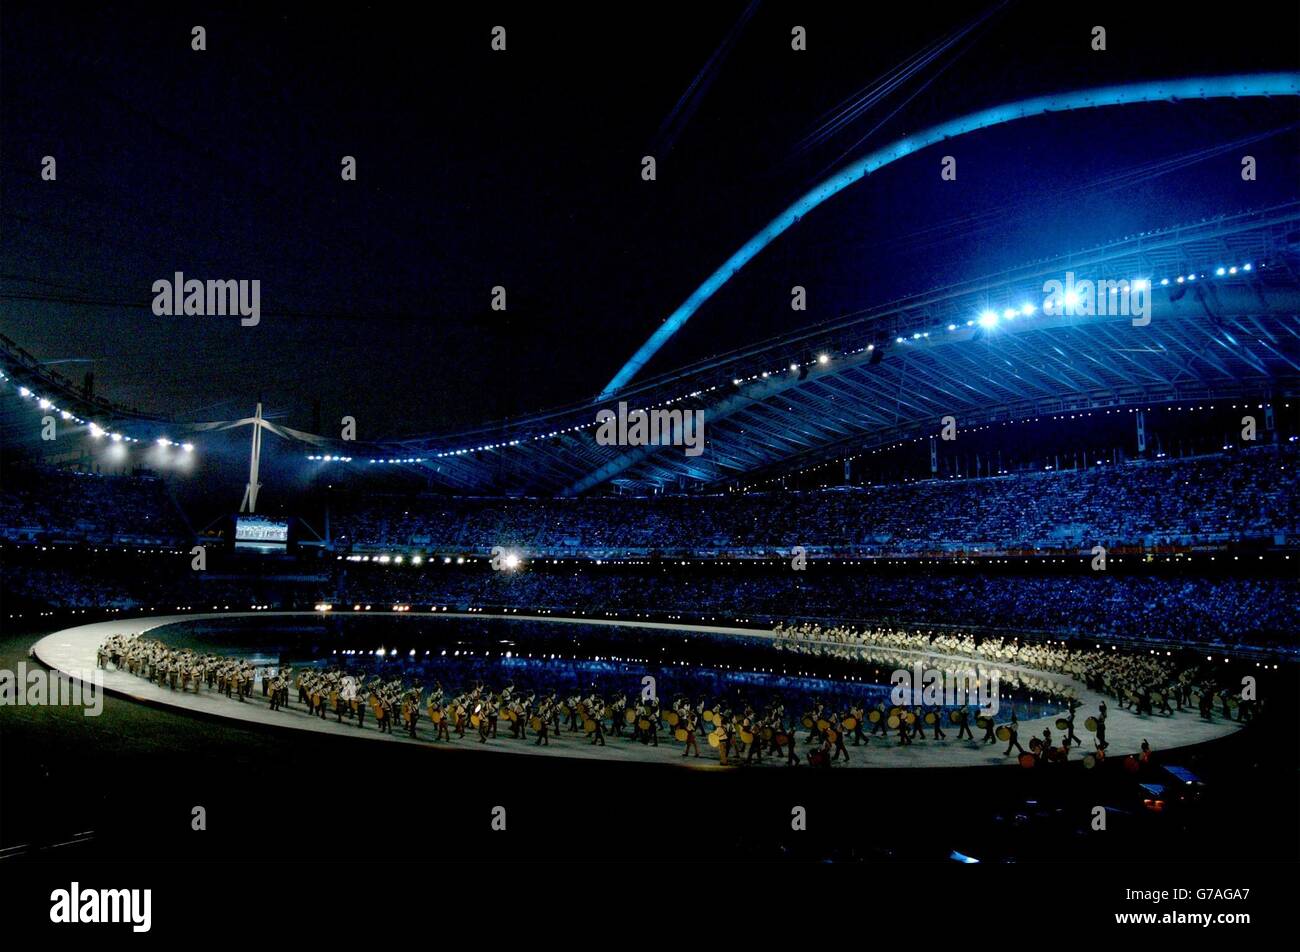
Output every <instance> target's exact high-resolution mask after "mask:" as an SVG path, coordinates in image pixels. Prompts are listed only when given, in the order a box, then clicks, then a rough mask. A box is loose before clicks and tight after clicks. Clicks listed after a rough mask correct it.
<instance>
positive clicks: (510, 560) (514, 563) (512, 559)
mask: <svg viewBox="0 0 1300 952" xmlns="http://www.w3.org/2000/svg"><path fill="white" fill-rule="evenodd" d="M502 564H504V565H505V567H506V568H508V569H517V568H519V556H517V555H515V554H514V553H513V552H511V553H510V554H509V555H507V556H506V557H505V558H504V559H502Z"/></svg>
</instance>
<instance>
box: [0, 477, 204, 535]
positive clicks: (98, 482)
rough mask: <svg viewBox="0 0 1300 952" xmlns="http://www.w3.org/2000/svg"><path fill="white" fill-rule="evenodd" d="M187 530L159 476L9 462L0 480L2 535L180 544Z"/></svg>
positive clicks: (0, 523) (187, 532)
mask: <svg viewBox="0 0 1300 952" xmlns="http://www.w3.org/2000/svg"><path fill="white" fill-rule="evenodd" d="M189 536H190V533H189V530H188V528H187V527H186V525H185V520H184V519H183V518H182V516H181V514H180V511H179V510H178V509H177V508H176V505H175V504H174V503H173V501H172V499H171V496H170V495H169V494H168V492H167V487H166V486H165V485H164V484H163V482H162V480H161V479H159V478H158V477H156V476H152V475H132V476H128V475H108V474H101V473H89V472H82V471H78V470H66V469H57V468H54V467H47V466H40V467H11V468H8V469H6V470H5V472H4V478H3V481H0V539H3V540H5V541H9V542H81V543H87V544H94V545H112V544H139V545H155V546H159V545H181V544H184V543H185V542H186V540H187V539H188V538H189Z"/></svg>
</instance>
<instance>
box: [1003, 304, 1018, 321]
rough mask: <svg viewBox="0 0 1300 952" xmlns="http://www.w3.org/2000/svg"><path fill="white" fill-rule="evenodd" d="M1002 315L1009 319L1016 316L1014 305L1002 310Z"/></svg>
mask: <svg viewBox="0 0 1300 952" xmlns="http://www.w3.org/2000/svg"><path fill="white" fill-rule="evenodd" d="M1002 316H1003V317H1005V318H1006V319H1007V320H1011V319H1012V318H1013V317H1015V316H1016V309H1015V308H1014V307H1009V308H1007V309H1006V310H1005V311H1003V312H1002Z"/></svg>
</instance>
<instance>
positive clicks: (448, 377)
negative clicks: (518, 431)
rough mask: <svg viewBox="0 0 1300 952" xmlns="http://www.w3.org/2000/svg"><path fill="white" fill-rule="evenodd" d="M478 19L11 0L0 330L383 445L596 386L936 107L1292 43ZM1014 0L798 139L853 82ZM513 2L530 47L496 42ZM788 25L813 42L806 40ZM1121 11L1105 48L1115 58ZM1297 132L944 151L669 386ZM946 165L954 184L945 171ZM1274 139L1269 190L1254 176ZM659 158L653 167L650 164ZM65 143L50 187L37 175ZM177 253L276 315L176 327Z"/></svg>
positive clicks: (1228, 62)
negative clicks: (849, 114) (201, 36)
mask: <svg viewBox="0 0 1300 952" xmlns="http://www.w3.org/2000/svg"><path fill="white" fill-rule="evenodd" d="M471 6H472V8H473V9H472V11H471V12H467V13H457V12H454V11H450V10H447V9H444V7H445V5H443V4H434V5H428V7H429V10H432V11H436V12H434V13H430V12H427V11H426V12H424V13H418V12H413V11H411V10H408V9H407V8H406V5H391V6H387V5H362V6H352V7H344V8H339V9H337V10H334V9H330V8H329V6H328V5H325V4H312V5H304V6H287V5H282V4H263V5H258V6H257V7H256V8H250V10H248V11H247V12H239V13H233V12H230V11H226V10H221V9H219V8H216V7H213V8H208V7H206V6H201V5H191V4H183V3H181V4H177V3H172V4H167V5H162V6H157V7H151V6H148V5H143V4H140V5H131V6H116V5H106V6H98V7H95V8H93V9H89V10H83V9H77V8H75V7H71V6H65V5H63V4H59V3H49V2H43V3H25V2H12V0H11V2H6V3H5V4H4V7H3V10H2V11H0V81H2V85H0V106H2V109H0V143H2V146H0V150H2V151H0V175H2V177H0V212H2V217H0V228H2V229H3V232H2V234H3V241H2V242H0V292H2V293H0V329H2V330H3V332H4V333H6V334H8V335H9V336H10V337H12V338H14V339H15V340H16V341H17V342H18V343H19V344H21V345H23V346H24V347H26V348H27V349H29V350H30V351H32V352H33V353H34V354H36V355H37V356H38V357H40V358H42V359H47V360H50V361H58V362H59V363H57V364H55V365H54V366H55V367H56V369H59V370H60V371H62V372H63V373H65V374H66V375H68V376H69V377H72V378H73V379H75V380H80V379H81V376H82V374H83V373H85V372H86V371H93V372H94V374H95V379H96V388H97V390H98V392H99V393H101V394H104V395H106V396H108V397H110V398H111V399H114V400H117V401H120V402H123V403H127V404H132V405H138V406H139V407H141V408H142V409H145V410H148V411H152V412H158V413H163V414H168V415H174V416H177V417H179V418H181V419H185V420H189V421H199V420H214V419H228V418H233V417H236V416H243V415H246V414H247V413H249V412H250V411H251V406H252V403H253V402H254V401H255V400H257V399H259V398H260V399H262V400H264V401H265V402H266V403H267V405H268V408H269V410H270V412H272V413H273V414H276V415H277V418H279V419H281V420H283V421H284V422H286V423H289V424H290V425H293V426H297V427H301V428H304V429H307V428H310V426H311V422H312V416H311V412H312V403H313V401H315V400H319V401H320V402H321V405H322V411H323V417H324V419H325V421H326V429H330V426H331V425H332V423H333V421H334V420H337V419H338V418H339V417H340V416H342V415H343V414H350V415H353V416H355V417H356V418H357V420H358V437H359V438H361V439H363V440H371V439H379V438H385V437H392V436H399V435H411V434H417V433H426V432H438V431H445V430H448V429H454V428H458V427H463V426H468V425H472V424H476V423H482V422H486V421H488V420H493V419H498V418H501V417H505V416H511V415H516V414H519V413H524V412H528V411H532V410H537V409H542V408H545V407H549V406H553V405H556V404H560V403H567V402H570V401H574V400H578V399H583V398H590V397H593V396H594V395H595V394H596V392H597V391H598V390H599V389H600V388H601V387H602V386H603V385H604V384H605V383H606V381H608V380H609V378H610V377H611V376H612V375H613V374H614V372H615V371H616V370H617V369H618V368H619V367H620V366H621V365H622V364H623V362H624V361H625V360H626V359H627V357H628V356H630V354H631V353H632V352H633V351H634V350H635V349H636V348H637V346H639V345H640V343H641V342H642V341H643V340H644V339H645V337H646V336H647V335H648V334H649V333H650V332H651V331H653V329H654V328H655V327H656V326H657V325H658V324H659V322H660V321H662V320H663V318H664V317H665V316H666V315H667V314H668V313H669V312H671V311H672V310H673V308H675V307H676V306H677V305H678V304H680V303H681V301H682V300H683V299H684V298H685V297H686V296H687V295H688V294H689V293H690V292H691V291H692V290H693V289H694V288H695V286H696V285H697V284H698V283H699V282H700V281H701V280H702V279H704V278H705V277H707V276H708V274H709V273H710V272H712V270H713V269H714V268H715V267H717V265H718V264H720V263H721V262H722V260H723V259H725V258H726V257H727V256H728V255H729V254H730V253H731V252H732V251H734V250H735V249H736V248H737V247H738V246H739V245H740V244H742V243H743V242H744V241H745V240H746V239H747V238H749V237H750V236H751V235H752V234H753V233H754V232H755V231H756V230H757V229H758V228H760V227H761V226H762V225H763V224H765V223H766V222H767V221H768V220H769V219H770V218H771V217H773V216H774V215H775V214H777V213H778V212H779V211H781V210H782V209H783V208H784V207H785V206H786V205H787V204H788V203H789V202H790V201H791V200H792V199H793V198H795V197H797V196H798V195H799V194H801V193H802V192H803V191H805V190H806V189H807V188H808V187H810V186H811V185H812V184H814V183H815V182H816V181H817V180H818V179H819V178H821V177H823V176H824V175H825V173H827V172H828V171H830V170H831V169H833V168H835V167H838V166H839V165H842V164H844V162H847V161H848V160H850V159H852V158H856V157H859V156H861V155H862V154H864V153H865V152H867V151H870V150H871V149H873V148H878V147H880V146H882V145H884V144H886V143H888V142H889V141H891V139H894V138H898V137H900V136H902V135H904V134H906V133H907V132H909V131H913V130H916V129H919V128H922V127H924V126H928V125H930V124H932V123H934V122H937V121H941V120H943V119H947V118H951V117H954V116H957V115H960V114H962V113H965V112H968V111H971V110H973V109H977V108H981V107H983V106H987V105H993V104H996V103H998V102H1002V101H1007V100H1012V99H1017V98H1021V97H1024V96H1030V95H1034V94H1037V93H1043V92H1051V91H1056V90H1066V89H1071V88H1078V87H1086V86H1096V85H1104V84H1108V83H1116V82H1126V81H1135V80H1141V79H1148V78H1159V77H1185V76H1193V75H1198V74H1222V73H1230V72H1263V71H1270V70H1285V69H1295V68H1297V64H1298V63H1300V30H1298V23H1297V12H1296V8H1295V5H1294V3H1278V4H1262V5H1250V6H1248V7H1238V8H1233V7H1232V6H1230V5H1221V6H1219V7H1217V8H1197V11H1196V12H1192V11H1191V9H1190V8H1188V7H1187V6H1186V5H1183V4H1174V3H1169V4H1164V3H1151V4H1143V5H1142V6H1143V8H1144V9H1143V11H1134V10H1133V4H1131V3H1096V4H1088V5H1082V4H1056V3H1029V2H1011V3H1007V4H1004V5H1002V7H1001V8H1000V9H999V8H998V5H997V4H995V3H981V4H959V3H943V4H928V5H925V4H922V5H908V6H906V8H905V12H906V18H903V17H902V16H900V15H899V14H898V13H895V14H886V13H885V12H884V11H883V9H881V7H880V5H869V6H863V9H869V10H870V17H869V19H865V20H864V19H863V18H862V17H861V16H859V15H856V14H851V13H849V12H847V11H848V10H850V9H855V8H856V6H857V5H849V4H834V3H819V4H801V5H795V4H788V3H780V2H774V0H764V2H755V3H746V2H709V3H700V2H698V0H695V2H687V3H671V2H665V3H656V4H652V5H640V4H618V5H613V4H611V5H608V6H605V7H597V6H595V5H588V4H573V5H563V4H554V5H553V4H535V3H534V4H519V5H510V4H495V3H494V4H475V5H466V7H471ZM810 8H811V9H810ZM1062 8H1064V9H1062ZM990 11H992V14H991V16H989V17H988V19H987V20H986V21H985V22H984V24H983V25H982V26H981V27H979V28H978V29H976V30H974V31H973V32H971V33H970V34H969V35H967V36H966V37H965V38H964V39H962V40H961V41H960V42H959V43H958V44H957V45H956V46H955V47H954V48H953V50H952V51H950V52H949V53H947V54H945V55H944V56H943V57H940V58H938V59H937V60H936V61H935V62H933V63H932V64H930V65H929V66H928V67H927V68H926V69H924V70H922V71H920V72H919V73H917V74H916V76H914V77H913V78H912V79H911V80H909V81H908V82H906V83H904V84H902V85H901V86H900V87H899V88H898V89H897V90H896V91H894V93H893V94H892V95H890V96H888V97H886V98H885V99H884V100H883V101H882V102H881V103H880V104H878V105H876V106H875V107H874V108H872V109H870V110H869V111H867V112H866V113H865V114H863V115H862V116H859V117H857V118H855V119H854V120H853V121H852V122H849V123H846V124H845V127H844V128H843V129H841V130H840V131H838V132H837V133H836V134H835V135H833V136H830V137H828V138H827V139H826V140H825V141H821V142H818V143H816V144H814V145H813V146H812V147H810V148H802V147H801V145H800V143H801V141H803V140H805V139H806V137H807V136H808V135H809V133H811V132H813V131H814V130H816V129H817V128H818V126H819V124H820V123H821V122H822V121H824V119H825V118H826V116H827V114H828V113H829V112H831V111H833V110H834V109H835V107H836V105H837V104H839V103H842V102H843V101H845V100H846V98H849V97H852V96H854V95H855V94H857V93H859V92H860V91H861V90H863V89H865V88H867V87H869V86H871V85H872V84H873V82H874V81H876V80H877V79H878V78H879V77H881V76H882V75H884V74H888V73H890V72H891V71H893V70H894V69H895V68H896V67H897V66H898V65H899V64H900V63H902V62H903V61H905V60H907V59H908V58H910V57H911V56H912V55H913V54H914V53H916V52H917V51H919V50H921V49H923V48H925V47H927V46H928V45H929V44H931V43H933V42H934V41H935V40H937V39H939V38H940V37H942V36H944V35H946V34H949V33H950V32H952V31H953V30H955V29H958V28H960V27H962V26H964V25H966V24H968V23H970V22H971V21H973V20H975V19H976V18H978V17H980V16H982V15H983V14H985V13H989V12H990ZM1201 11H1204V12H1201ZM890 17H897V18H890ZM195 24H200V25H203V26H204V27H206V29H207V50H206V51H204V52H195V51H192V50H191V48H190V40H191V37H190V29H191V27H192V26H194V25H195ZM498 24H500V25H503V26H505V27H506V29H507V50H506V51H505V52H493V51H492V50H491V48H490V40H491V29H492V27H493V26H495V25H498ZM795 24H799V25H802V26H804V27H806V28H807V30H808V47H809V48H808V50H807V51H806V52H795V51H793V50H791V48H790V30H791V27H792V26H793V25H795ZM1096 24H1100V25H1103V26H1106V27H1107V30H1108V47H1109V48H1108V49H1107V50H1106V51H1105V52H1093V51H1092V50H1090V48H1089V40H1090V30H1091V27H1092V26H1093V25H1096ZM1298 120H1300V113H1298V111H1297V107H1296V102H1295V100H1294V99H1288V100H1285V101H1274V102H1261V101H1244V102H1219V103H1209V104H1207V103H1188V104H1181V105H1176V106H1175V105H1168V104H1161V105H1151V106H1141V107H1126V108H1123V109H1118V110H1097V111H1090V112H1087V113H1083V114H1075V115H1067V116H1057V117H1049V118H1043V119H1035V120H1029V121H1026V122H1021V123H1015V124H1012V125H1009V126H1005V127H1001V128H998V129H993V130H987V131H985V132H981V133H977V134H974V135H970V136H966V137H964V138H963V139H962V140H960V141H959V142H958V143H954V144H953V146H951V147H950V148H949V147H944V148H942V149H940V148H932V149H928V150H925V151H924V152H922V153H920V154H919V155H916V156H913V157H911V158H909V159H907V160H905V161H903V162H901V163H898V164H897V165H895V166H892V167H890V168H889V169H887V170H885V171H883V172H882V173H881V174H879V175H877V176H872V177H871V178H869V179H868V180H867V181H866V182H863V183H860V184H858V185H856V186H854V187H853V188H851V189H849V190H848V191H847V192H845V193H844V194H842V195H841V196H839V197H838V198H836V199H835V200H833V201H831V202H830V203H828V204H827V205H826V206H824V207H823V208H821V209H819V210H817V211H816V212H815V213H813V214H812V215H810V216H808V218H806V219H805V220H804V221H803V222H801V223H800V224H799V225H798V226H797V227H796V228H795V229H793V230H792V231H791V232H790V233H789V234H788V235H786V236H785V237H783V238H782V239H780V240H779V241H778V242H777V243H776V244H775V245H774V246H773V247H771V248H769V249H768V250H767V251H766V252H764V253H763V254H762V255H761V256H760V257H759V258H758V259H757V260H756V261H755V262H754V263H752V264H751V265H750V266H749V267H748V268H747V269H746V270H745V271H744V272H742V274H741V275H740V276H739V277H738V278H737V279H735V280H734V281H733V282H732V283H731V284H730V285H729V286H728V287H727V288H726V289H725V290H724V292H723V293H721V294H720V295H718V296H717V297H716V298H715V299H714V300H712V301H711V302H710V303H709V304H707V305H706V306H705V307H704V308H703V309H702V310H701V312H700V313H699V314H698V315H696V317H695V318H694V319H693V320H692V321H691V322H690V324H688V325H687V326H686V328H685V329H684V330H683V331H682V332H681V334H680V335H679V337H678V338H677V339H675V340H674V341H673V342H672V344H671V345H670V346H669V347H667V348H665V350H664V351H662V352H661V353H660V355H659V357H658V358H657V359H656V361H655V362H654V363H652V364H651V365H650V367H649V368H647V372H651V373H658V372H663V371H666V370H671V369H672V368H674V367H676V366H680V365H682V364H685V363H687V362H690V361H694V360H698V359H700V358H703V357H706V356H708V355H710V354H714V353H720V352H725V351H727V350H730V349H733V348H735V347H739V346H742V345H745V344H747V343H752V342H754V341H757V340H760V339H762V338H765V337H768V336H771V335H773V334H777V333H785V332H789V331H791V330H793V329H796V328H797V327H798V326H800V325H802V324H806V323H813V322H818V321H823V320H828V319H831V318H834V317H837V316H840V315H845V314H849V313H852V312H854V311H858V310H861V309H864V308H867V307H869V306H871V305H873V304H879V303H881V302H884V301H887V300H890V299H892V298H895V297H897V296H899V295H902V294H906V293H911V292H916V291H921V290H924V289H926V288H929V287H933V286H935V285H938V284H942V283H946V282H948V281H951V280H956V279H960V278H965V277H971V276H976V275H979V274H982V273H987V272H991V271H994V270H997V269H999V268H1001V267H1006V266H1010V265H1014V264H1017V263H1021V262H1024V261H1027V260H1030V259H1033V258H1038V257H1043V256H1047V255H1050V254H1056V253H1060V252H1065V251H1068V250H1070V249H1077V248H1083V247H1087V246H1089V245H1093V244H1096V243H1098V242H1100V241H1105V240H1113V239H1116V238H1120V237H1123V236H1124V235H1126V234H1130V233H1132V232H1135V231H1139V230H1143V229H1149V228H1159V227H1165V226H1169V225H1172V224H1176V223H1179V222H1186V221H1194V220H1199V219H1201V218H1204V217H1208V216H1212V215H1216V214H1220V213H1225V212H1233V211H1237V210H1239V209H1243V208H1248V207H1265V206H1267V205H1270V204H1273V203H1275V202H1279V201H1284V200H1288V199H1291V198H1294V197H1295V196H1296V192H1297V183H1298V182H1300V174H1298V173H1300V168H1298V167H1297V164H1296V156H1297V155H1298V154H1300V149H1298V148H1297V145H1298V139H1297V135H1296V133H1295V130H1294V129H1289V130H1288V129H1287V127H1288V126H1290V125H1292V124H1294V123H1296V122H1297V121H1298ZM876 127H879V128H878V129H877V131H875V132H874V134H871V135H870V136H869V137H867V136H868V133H869V132H870V131H871V130H873V129H876ZM1278 130H1281V131H1278ZM1269 133H1274V134H1271V135H1270V134H1269ZM1261 135H1263V136H1264V137H1263V138H1261V139H1258V140H1257V141H1255V142H1253V143H1251V144H1250V145H1249V146H1248V147H1245V146H1243V147H1239V148H1232V147H1228V146H1229V145H1230V144H1231V143H1233V142H1234V140H1238V139H1243V138H1247V137H1254V136H1261ZM864 137H866V138H864ZM1219 146H1225V148H1224V149H1222V150H1218V151H1216V150H1217V149H1218V147H1219ZM1200 150H1210V151H1209V153H1208V154H1206V155H1204V156H1202V157H1200V159H1199V161H1195V162H1190V163H1188V162H1178V161H1174V160H1179V159H1186V158H1188V157H1189V156H1191V155H1192V154H1193V153H1197V152H1199V151H1200ZM944 151H952V152H953V153H954V154H955V155H956V156H957V158H958V163H959V165H958V181H957V182H956V183H943V182H941V181H940V179H939V174H938V170H939V157H940V155H942V154H943V153H944ZM1247 151H1249V153H1250V154H1253V155H1255V156H1256V157H1257V158H1258V160H1259V168H1260V172H1259V181H1257V182H1254V183H1243V182H1242V181H1241V180H1240V176H1239V174H1238V170H1239V162H1240V156H1241V155H1242V154H1245V152H1247ZM647 154H653V155H655V156H656V158H657V161H658V180H657V181H655V182H644V181H642V180H641V177H640V170H641V157H642V156H643V155H647ZM44 155H53V156H55V158H56V159H57V162H58V180H57V181H56V182H43V181H41V179H40V162H41V157H42V156H44ZM344 155H352V156H355V157H356V159H357V163H358V178H357V181H355V182H344V181H342V180H341V178H340V174H339V172H340V160H341V158H342V156H344ZM1170 161H1173V167H1171V168H1169V169H1168V170H1166V171H1165V172H1164V173H1163V174H1158V175H1155V174H1152V175H1141V176H1136V177H1134V178H1133V179H1128V178H1121V179H1119V180H1118V184H1116V185H1113V186H1110V187H1108V186H1106V185H1104V184H1103V183H1105V182H1107V181H1109V180H1112V179H1114V178H1115V177H1116V176H1121V175H1123V174H1124V173H1130V172H1134V171H1136V170H1142V169H1150V168H1151V167H1152V166H1155V165H1157V164H1159V163H1162V162H1170ZM175 271H183V272H184V273H185V274H186V276H187V277H198V278H244V279H259V280H260V281H261V282H262V320H261V324H260V325H259V326H258V327H255V328H243V327H241V326H240V325H239V321H238V319H237V318H232V317H156V316H154V315H153V314H152V313H151V311H150V308H149V305H150V301H151V300H152V293H151V291H150V288H151V285H152V282H153V281H154V280H156V279H158V278H170V277H171V275H172V273H173V272H175ZM793 284H802V285H804V286H806V287H807V288H808V291H809V300H810V306H809V310H808V312H807V313H805V314H794V313H792V312H791V310H790V308H789V293H790V291H789V289H790V287H791V285H793ZM494 285H503V286H504V287H505V288H506V290H507V294H508V310H507V311H506V312H504V313H500V312H494V311H492V310H491V309H490V308H489V301H490V294H491V288H492V287H493V286H494Z"/></svg>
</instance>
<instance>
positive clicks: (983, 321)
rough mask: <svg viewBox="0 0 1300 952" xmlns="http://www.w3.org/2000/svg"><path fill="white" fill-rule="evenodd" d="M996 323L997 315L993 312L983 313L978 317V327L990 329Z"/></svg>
mask: <svg viewBox="0 0 1300 952" xmlns="http://www.w3.org/2000/svg"><path fill="white" fill-rule="evenodd" d="M997 322H998V315H997V313H996V312H994V311H985V312H984V313H982V314H981V315H980V327H992V326H993V325H994V324H996V323H997Z"/></svg>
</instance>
